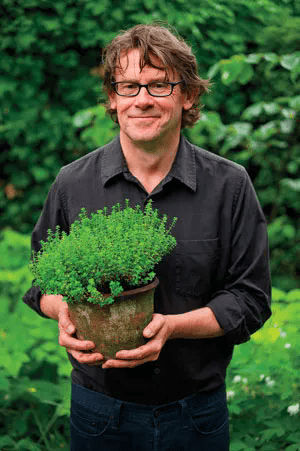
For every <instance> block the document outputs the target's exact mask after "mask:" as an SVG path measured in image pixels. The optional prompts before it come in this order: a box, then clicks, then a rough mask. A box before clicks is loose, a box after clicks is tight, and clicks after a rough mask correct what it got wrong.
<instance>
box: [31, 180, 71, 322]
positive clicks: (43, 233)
mask: <svg viewBox="0 0 300 451" xmlns="http://www.w3.org/2000/svg"><path fill="white" fill-rule="evenodd" d="M57 225H59V226H60V227H61V229H62V230H65V231H66V232H68V230H69V225H68V221H67V212H66V206H65V202H64V197H63V194H62V192H61V190H60V189H59V182H58V179H56V180H55V182H54V183H53V185H52V187H51V189H50V191H49V193H48V196H47V199H46V202H45V204H44V208H43V210H42V213H41V215H40V217H39V220H38V222H37V223H36V225H35V227H34V230H33V233H32V236H31V253H32V252H37V251H39V250H40V248H41V243H40V242H41V240H46V238H47V232H48V230H49V229H51V230H55V228H56V226H57ZM41 296H42V293H41V290H40V288H39V287H38V286H36V285H35V281H34V280H33V282H32V286H31V288H30V289H29V290H28V291H27V292H26V293H25V295H24V296H23V301H24V302H25V304H27V305H28V306H29V307H30V308H32V309H33V310H35V311H36V312H37V313H38V314H39V315H41V316H43V317H46V315H44V313H43V312H42V310H41V308H40V299H41Z"/></svg>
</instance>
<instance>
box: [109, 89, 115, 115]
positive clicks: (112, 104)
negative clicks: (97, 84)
mask: <svg viewBox="0 0 300 451" xmlns="http://www.w3.org/2000/svg"><path fill="white" fill-rule="evenodd" d="M108 100H109V103H110V108H111V109H112V110H116V109H117V102H116V93H115V92H114V91H112V92H111V93H109V94H108Z"/></svg>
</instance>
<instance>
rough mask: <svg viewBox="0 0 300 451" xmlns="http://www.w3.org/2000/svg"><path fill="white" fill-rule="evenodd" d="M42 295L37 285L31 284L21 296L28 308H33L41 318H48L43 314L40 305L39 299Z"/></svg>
mask: <svg viewBox="0 0 300 451" xmlns="http://www.w3.org/2000/svg"><path fill="white" fill-rule="evenodd" d="M41 297H42V292H41V290H40V288H39V287H36V286H32V287H31V288H30V289H29V290H28V291H27V293H25V295H24V296H23V298H22V299H23V301H24V302H25V304H27V305H28V306H29V307H30V308H32V309H33V310H35V311H36V312H37V313H38V314H39V315H40V316H42V317H43V318H49V317H48V316H47V315H45V314H44V313H43V312H42V310H41V306H40V300H41Z"/></svg>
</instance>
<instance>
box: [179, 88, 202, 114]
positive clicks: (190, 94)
mask: <svg viewBox="0 0 300 451" xmlns="http://www.w3.org/2000/svg"><path fill="white" fill-rule="evenodd" d="M183 94H184V100H183V105H182V108H183V109H184V110H189V109H191V108H192V106H193V105H194V103H195V99H196V97H197V95H198V90H195V91H185V92H184V93H183Z"/></svg>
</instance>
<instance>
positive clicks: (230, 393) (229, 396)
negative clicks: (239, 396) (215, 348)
mask: <svg viewBox="0 0 300 451" xmlns="http://www.w3.org/2000/svg"><path fill="white" fill-rule="evenodd" d="M234 395H235V392H234V391H233V390H228V392H227V394H226V397H227V401H229V400H230V399H232V398H233V397H234Z"/></svg>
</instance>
